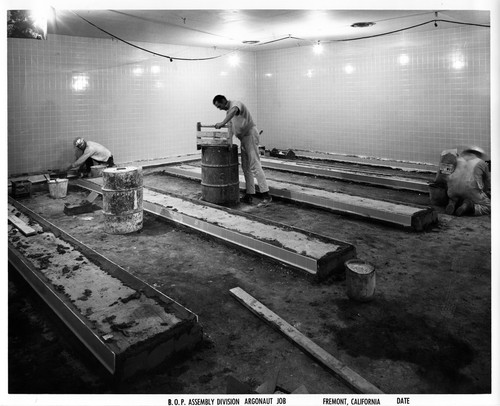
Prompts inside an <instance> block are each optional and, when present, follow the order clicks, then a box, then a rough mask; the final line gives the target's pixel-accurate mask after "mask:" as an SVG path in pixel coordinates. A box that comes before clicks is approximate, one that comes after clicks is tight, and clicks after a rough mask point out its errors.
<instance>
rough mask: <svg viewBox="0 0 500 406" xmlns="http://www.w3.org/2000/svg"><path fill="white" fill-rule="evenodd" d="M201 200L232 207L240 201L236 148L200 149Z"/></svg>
mask: <svg viewBox="0 0 500 406" xmlns="http://www.w3.org/2000/svg"><path fill="white" fill-rule="evenodd" d="M201 198H202V200H205V201H206V202H209V203H214V204H220V205H224V206H234V205H237V204H238V203H239V201H240V177H239V173H238V147H237V146H236V145H231V146H230V147H229V148H228V147H227V146H204V147H202V149H201Z"/></svg>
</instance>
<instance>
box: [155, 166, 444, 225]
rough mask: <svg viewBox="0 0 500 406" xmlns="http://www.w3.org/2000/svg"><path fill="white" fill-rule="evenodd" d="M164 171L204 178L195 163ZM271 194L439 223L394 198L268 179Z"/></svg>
mask: <svg viewBox="0 0 500 406" xmlns="http://www.w3.org/2000/svg"><path fill="white" fill-rule="evenodd" d="M162 171H163V172H165V173H168V174H171V175H175V176H179V177H184V178H187V179H192V180H197V181H199V180H200V179H201V168H199V167H195V166H187V165H182V166H178V167H176V166H168V167H165V168H163V169H162ZM267 183H268V186H269V192H270V193H271V195H272V196H276V197H279V198H282V199H284V200H289V201H293V202H299V203H304V204H307V205H310V206H313V207H318V208H321V209H327V210H331V211H333V212H336V213H340V214H348V215H353V216H357V217H360V218H365V219H373V220H377V221H380V222H383V223H385V224H389V225H396V226H399V227H407V228H412V229H414V230H415V231H422V230H424V229H426V228H428V227H430V226H432V225H434V224H437V221H438V217H437V213H436V212H435V211H434V210H433V209H432V208H417V207H412V206H408V205H401V204H396V203H391V202H384V201H380V200H374V199H369V198H365V197H359V196H352V195H347V194H344V193H339V192H328V191H325V190H321V189H314V188H308V187H305V186H301V185H296V184H292V183H286V182H278V181H274V180H271V179H268V180H267ZM240 188H241V189H243V190H244V189H245V179H244V177H243V176H240Z"/></svg>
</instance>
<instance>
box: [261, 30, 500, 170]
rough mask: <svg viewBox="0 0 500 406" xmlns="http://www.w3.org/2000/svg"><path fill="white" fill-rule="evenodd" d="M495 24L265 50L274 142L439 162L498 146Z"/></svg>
mask: <svg viewBox="0 0 500 406" xmlns="http://www.w3.org/2000/svg"><path fill="white" fill-rule="evenodd" d="M489 35H490V32H489V29H488V28H476V27H465V28H449V29H436V30H435V31H431V32H427V33H412V32H409V31H407V32H404V33H398V34H392V35H388V36H383V37H377V38H372V39H365V40H358V41H351V42H336V43H329V44H324V51H323V53H322V54H320V55H315V54H313V52H312V47H310V46H309V47H295V48H291V49H286V50H281V51H266V52H261V53H259V54H257V87H258V100H259V110H258V112H259V115H258V116H259V121H260V125H261V127H262V128H263V129H264V134H263V143H265V145H266V147H267V146H270V147H277V148H283V149H286V148H299V149H306V150H313V151H323V152H332V153H341V154H353V155H360V156H370V157H378V158H389V159H397V160H405V161H415V162H430V163H436V162H437V161H439V153H440V152H441V151H442V150H443V149H448V148H455V147H459V148H460V147H462V146H465V145H468V144H476V145H480V146H481V147H483V148H484V149H486V150H488V151H489V149H490V60H489V58H490V49H489V46H490V41H489Z"/></svg>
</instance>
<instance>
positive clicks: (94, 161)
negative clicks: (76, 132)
mask: <svg viewBox="0 0 500 406" xmlns="http://www.w3.org/2000/svg"><path fill="white" fill-rule="evenodd" d="M73 145H74V146H75V148H76V151H75V156H76V157H77V160H76V161H75V162H73V163H72V164H71V165H70V166H69V167H68V170H70V169H75V168H78V171H79V172H81V173H82V176H84V177H85V176H88V174H89V173H90V168H91V167H92V166H94V165H107V166H108V167H111V166H115V164H114V161H113V155H111V152H110V151H109V149H107V148H106V147H103V146H102V145H101V144H99V143H97V142H94V141H86V140H85V139H84V138H82V137H78V138H75V140H74V141H73Z"/></svg>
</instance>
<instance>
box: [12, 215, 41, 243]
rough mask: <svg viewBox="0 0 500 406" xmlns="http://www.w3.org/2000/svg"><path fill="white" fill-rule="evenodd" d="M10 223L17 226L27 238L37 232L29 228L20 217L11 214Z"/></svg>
mask: <svg viewBox="0 0 500 406" xmlns="http://www.w3.org/2000/svg"><path fill="white" fill-rule="evenodd" d="M9 221H10V222H11V223H12V224H14V226H16V227H17V228H18V229H19V231H21V233H23V234H24V235H25V236H26V237H29V236H31V235H35V234H36V230H35V229H33V228H31V227H30V226H28V225H27V224H26V223H25V222H24V221H22V220H21V219H20V218H19V217H16V216H14V215H12V214H9Z"/></svg>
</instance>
